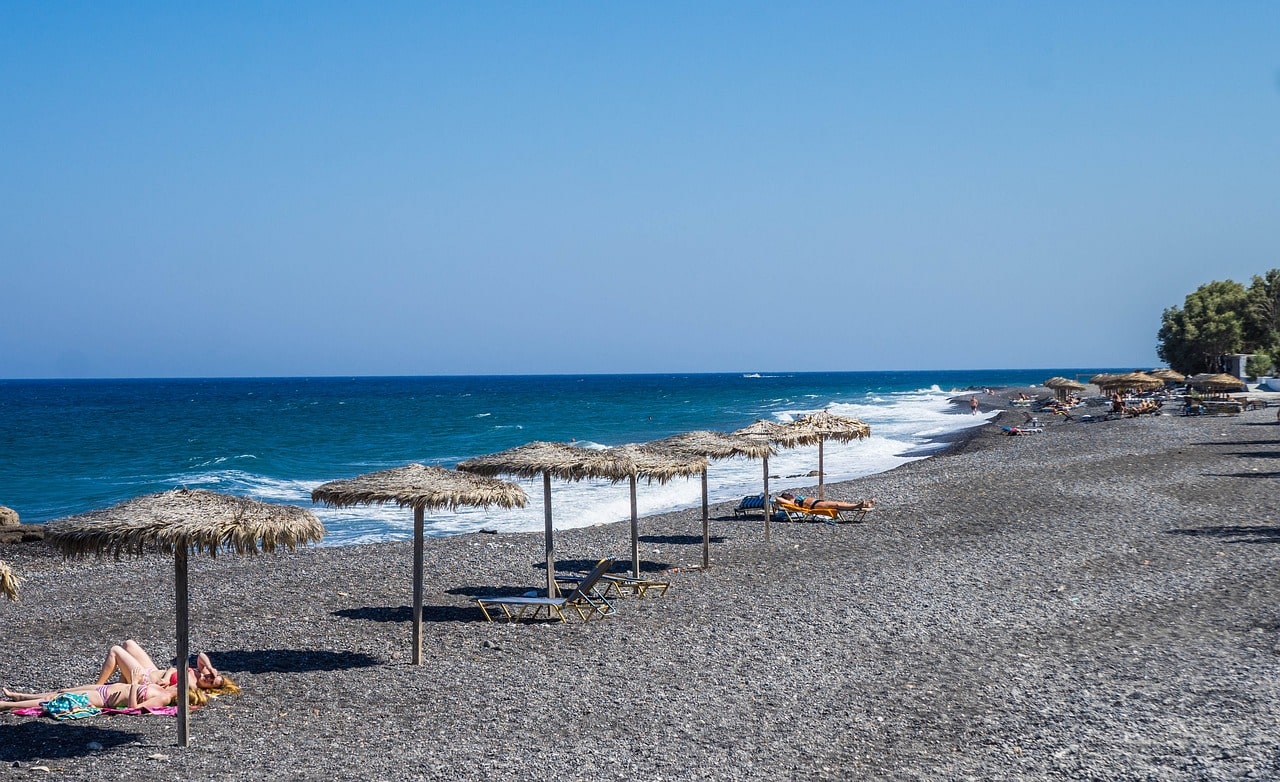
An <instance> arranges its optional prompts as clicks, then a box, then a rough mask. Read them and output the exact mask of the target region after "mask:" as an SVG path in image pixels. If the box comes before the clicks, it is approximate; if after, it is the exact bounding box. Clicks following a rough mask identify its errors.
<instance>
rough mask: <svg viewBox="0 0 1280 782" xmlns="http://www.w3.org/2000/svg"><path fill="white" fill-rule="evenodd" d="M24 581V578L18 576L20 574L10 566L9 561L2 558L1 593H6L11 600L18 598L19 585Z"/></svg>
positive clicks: (0, 570)
mask: <svg viewBox="0 0 1280 782" xmlns="http://www.w3.org/2000/svg"><path fill="white" fill-rule="evenodd" d="M21 583H22V579H20V578H18V574H17V573H14V572H13V569H12V568H10V567H9V563H7V562H5V561H4V560H3V559H0V595H4V596H5V597H7V598H9V599H10V600H17V599H18V586H19V585H20V584H21Z"/></svg>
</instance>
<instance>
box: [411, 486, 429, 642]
mask: <svg viewBox="0 0 1280 782" xmlns="http://www.w3.org/2000/svg"><path fill="white" fill-rule="evenodd" d="M425 515H426V511H425V510H424V509H423V508H422V507H421V506H418V507H415V508H414V509H413V664H414V665H422V538H423V530H422V526H423V517H424V516H425Z"/></svg>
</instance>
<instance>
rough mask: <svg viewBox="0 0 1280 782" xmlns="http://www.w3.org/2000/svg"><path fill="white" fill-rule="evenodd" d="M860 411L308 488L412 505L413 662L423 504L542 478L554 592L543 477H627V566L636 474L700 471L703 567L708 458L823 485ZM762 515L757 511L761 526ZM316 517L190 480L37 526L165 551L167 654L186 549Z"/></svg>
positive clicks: (236, 544) (860, 431)
mask: <svg viewBox="0 0 1280 782" xmlns="http://www.w3.org/2000/svg"><path fill="white" fill-rule="evenodd" d="M870 434H871V429H870V427H869V426H867V425H866V424H865V423H863V422H862V421H859V420H857V419H853V418H847V417H843V416H837V415H833V414H831V413H828V412H826V411H823V412H820V413H815V414H813V415H810V416H806V417H804V418H801V419H798V420H796V421H793V422H790V423H775V422H768V421H757V422H756V423H754V424H752V425H751V426H748V427H745V428H744V429H740V430H738V431H736V432H733V433H723V432H709V431H700V432H689V433H686V434H679V435H675V436H672V437H668V438H665V439H663V440H657V441H654V442H650V443H645V444H635V445H625V446H619V447H616V448H603V449H591V448H583V447H576V446H572V445H567V444H564V443H550V442H533V443H528V444H525V445H522V446H519V447H516V448H512V449H509V450H506V451H502V452H499V453H495V454H490V455H487V456H480V457H477V458H474V459H469V460H467V461H464V462H462V463H461V464H459V465H458V469H457V470H447V469H444V468H441V467H434V466H424V465H421V464H409V465H405V466H403V467H397V468H394V469H390V470H382V471H379V472H374V473H369V474H366V475H360V476H357V477H354V478H349V479H344V480H337V481H331V482H329V483H325V484H323V485H321V486H319V487H318V488H316V489H315V491H314V492H312V501H313V502H322V503H325V504H327V505H331V506H334V507H350V506H355V505H371V504H383V503H395V504H397V505H399V506H400V507H402V508H412V509H413V513H414V584H413V591H414V603H413V662H414V663H415V664H420V663H421V660H422V591H423V572H422V571H423V542H424V531H423V527H424V519H425V514H426V511H427V510H441V509H450V510H453V509H457V508H458V507H463V506H474V507H489V506H494V505H496V506H499V507H504V508H512V507H523V506H524V505H525V504H526V503H527V501H528V498H527V496H526V495H525V492H524V490H523V489H521V488H520V487H519V486H517V485H516V484H513V483H508V482H506V481H502V480H498V478H497V476H499V475H506V476H513V477H517V478H536V477H539V476H541V477H542V479H543V507H544V516H545V538H546V564H547V593H548V594H549V595H554V594H555V593H556V582H555V553H554V552H555V549H554V543H553V534H552V532H553V524H552V516H551V479H552V478H558V479H563V480H570V481H577V480H583V479H589V478H600V479H606V480H610V481H614V482H619V481H622V480H627V481H629V483H630V488H631V554H632V566H633V568H634V569H635V571H636V573H637V575H638V568H639V543H638V539H639V536H638V528H637V513H636V482H637V480H638V479H641V478H643V479H646V480H648V481H649V482H653V481H658V482H659V483H665V482H667V481H669V480H671V479H673V478H676V477H692V476H695V475H700V476H701V477H702V511H703V512H702V521H703V566H704V567H705V566H707V565H708V564H709V561H710V560H709V553H708V552H709V540H710V536H709V532H708V500H707V469H708V465H709V462H710V461H711V460H718V459H727V458H732V457H736V456H742V457H746V458H751V459H761V460H762V461H763V462H764V491H765V495H766V496H767V495H768V493H769V492H768V480H769V469H768V459H769V456H770V455H772V454H774V453H776V449H777V448H790V447H794V446H799V445H817V446H818V464H819V468H818V485H819V492H820V493H821V491H822V485H823V477H824V476H823V470H822V462H823V445H824V443H825V441H826V440H835V441H838V442H850V441H853V440H860V439H862V438H865V437H868V436H869V435H870ZM768 517H769V514H768V513H766V514H765V534H766V539H767V536H768V523H769V518H768ZM323 536H324V527H323V525H321V523H320V521H319V519H317V518H316V516H315V514H314V513H312V512H310V511H308V510H306V509H304V508H299V507H296V506H291V505H276V504H270V503H264V502H258V501H256V500H251V499H248V498H244V497H236V496H232V495H226V494H219V493H215V492H210V491H205V490H201V489H174V490H171V491H167V492H161V493H159V494H149V495H146V496H142V497H137V498H134V499H132V500H128V501H126V502H123V503H120V504H118V505H114V506H112V507H110V508H105V509H102V510H97V511H91V512H89V513H84V514H80V515H77V516H71V517H67V518H64V519H58V520H55V521H52V522H49V524H48V525H47V526H46V540H48V541H49V542H50V543H52V544H53V545H54V546H56V547H58V548H59V549H60V550H61V551H62V552H63V553H64V555H66V556H68V557H83V556H87V555H89V554H95V555H98V556H102V555H104V554H111V555H113V556H115V557H116V558H117V559H118V558H120V557H121V556H123V555H139V554H142V553H143V552H144V551H147V550H158V551H161V552H164V553H166V554H170V555H172V556H173V557H174V580H175V587H176V589H175V599H176V603H177V606H176V607H177V627H178V639H177V642H178V650H177V651H178V659H186V657H187V652H188V632H187V627H188V605H187V570H188V569H187V557H188V555H189V554H192V553H201V552H204V553H207V554H209V555H210V556H217V554H218V553H219V552H220V551H234V552H236V553H238V554H257V553H258V552H259V551H263V552H272V551H275V550H276V549H277V548H278V547H281V546H284V547H286V548H289V549H292V548H295V547H297V546H303V545H306V544H309V543H315V542H318V541H319V540H321V538H322V537H323ZM17 587H18V577H17V575H16V574H15V573H13V571H12V569H11V568H10V567H9V566H8V565H6V564H4V563H3V562H0V591H2V592H3V594H5V595H7V596H9V597H10V599H16V598H17ZM186 673H187V672H186V670H185V667H184V666H179V674H180V681H179V683H178V687H179V691H182V690H184V689H185V688H186V685H187V682H186ZM178 706H179V708H178V724H179V729H178V739H179V744H181V745H183V746H186V744H187V743H188V732H189V716H188V708H187V704H186V699H184V698H180V699H178Z"/></svg>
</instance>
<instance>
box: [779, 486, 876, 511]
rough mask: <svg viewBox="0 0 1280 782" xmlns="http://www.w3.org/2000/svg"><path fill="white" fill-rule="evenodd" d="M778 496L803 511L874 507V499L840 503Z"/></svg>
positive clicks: (795, 496) (787, 494)
mask: <svg viewBox="0 0 1280 782" xmlns="http://www.w3.org/2000/svg"><path fill="white" fill-rule="evenodd" d="M778 496H779V497H781V498H782V499H784V500H786V501H787V502H789V503H791V504H792V505H796V506H799V507H801V508H804V509H805V510H814V509H815V508H818V509H822V508H830V509H832V510H839V511H845V510H851V511H856V510H871V509H872V508H874V507H875V505H876V501H875V498H874V497H873V498H871V499H869V500H862V501H860V502H841V501H840V500H820V499H817V498H816V497H802V496H799V495H796V494H792V493H791V492H789V491H784V492H782V493H781V494H779V495H778Z"/></svg>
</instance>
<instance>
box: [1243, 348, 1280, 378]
mask: <svg viewBox="0 0 1280 782" xmlns="http://www.w3.org/2000/svg"><path fill="white" fill-rule="evenodd" d="M1273 363H1274V362H1273V361H1272V360H1271V356H1270V354H1267V353H1254V354H1253V355H1252V356H1249V359H1248V360H1247V361H1245V362H1244V373H1245V374H1246V375H1248V376H1249V377H1262V376H1263V375H1270V374H1271V365H1272V364H1273Z"/></svg>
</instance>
